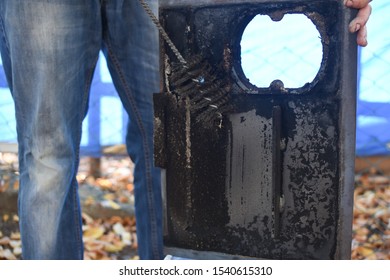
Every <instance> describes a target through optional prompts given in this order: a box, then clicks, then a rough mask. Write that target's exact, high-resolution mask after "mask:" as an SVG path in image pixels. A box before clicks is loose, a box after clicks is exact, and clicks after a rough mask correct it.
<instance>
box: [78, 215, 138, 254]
mask: <svg viewBox="0 0 390 280" xmlns="http://www.w3.org/2000/svg"><path fill="white" fill-rule="evenodd" d="M83 224H84V226H83V241H84V249H85V252H84V258H85V259H87V260H109V259H137V258H138V257H137V253H136V250H137V246H138V245H137V236H136V225H135V219H134V218H133V217H126V218H122V217H118V216H114V217H112V218H110V219H105V220H102V219H92V218H91V217H90V216H88V215H87V214H85V213H83Z"/></svg>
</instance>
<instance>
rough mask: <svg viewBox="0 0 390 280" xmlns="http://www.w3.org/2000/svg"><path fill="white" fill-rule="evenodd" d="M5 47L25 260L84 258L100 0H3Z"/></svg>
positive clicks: (0, 28) (0, 27)
mask: <svg viewBox="0 0 390 280" xmlns="http://www.w3.org/2000/svg"><path fill="white" fill-rule="evenodd" d="M0 2H1V3H0V32H1V38H0V46H1V54H2V57H3V62H4V68H5V71H6V75H7V79H8V81H9V83H10V88H11V91H12V95H13V98H14V101H15V109H16V110H15V111H16V121H17V132H18V143H19V160H20V191H19V218H20V230H21V238H22V246H23V258H24V259H82V257H83V244H82V231H81V215H80V205H79V199H78V194H77V187H78V186H77V181H76V179H75V178H76V172H77V165H78V153H79V143H80V137H81V135H80V134H81V123H82V120H83V118H84V116H85V114H86V110H87V99H88V91H89V86H90V82H91V78H92V73H93V70H94V66H95V64H96V60H97V57H98V53H99V49H100V46H101V21H100V19H101V14H100V1H99V0H93V1H92V0H66V1H64V0H45V1H42V0H2V1H0Z"/></svg>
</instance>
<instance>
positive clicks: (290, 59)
mask: <svg viewBox="0 0 390 280" xmlns="http://www.w3.org/2000/svg"><path fill="white" fill-rule="evenodd" d="M322 53H323V50H322V43H321V37H320V33H319V32H318V30H317V28H316V26H315V25H314V24H313V22H312V21H311V20H310V19H309V18H308V17H307V16H305V15H303V14H286V15H285V16H284V17H283V18H282V20H281V21H277V22H276V21H273V20H272V19H271V18H270V17H268V16H265V15H257V16H255V17H254V18H253V19H252V21H251V22H249V24H248V25H247V26H246V28H245V30H244V33H243V35H242V39H241V67H242V70H243V72H244V75H245V76H246V78H247V79H248V80H249V82H250V83H251V84H252V85H254V86H256V87H258V88H267V87H269V86H270V84H271V83H272V82H273V81H275V80H280V81H282V82H283V84H284V87H285V88H300V87H302V86H304V85H305V84H306V83H310V82H312V81H313V80H314V78H315V77H316V75H317V73H318V71H319V69H320V67H321V61H322Z"/></svg>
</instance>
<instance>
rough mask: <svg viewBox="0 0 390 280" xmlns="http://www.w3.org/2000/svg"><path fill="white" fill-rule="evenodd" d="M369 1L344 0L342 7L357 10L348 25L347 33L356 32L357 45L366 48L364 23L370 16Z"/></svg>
mask: <svg viewBox="0 0 390 280" xmlns="http://www.w3.org/2000/svg"><path fill="white" fill-rule="evenodd" d="M370 2H371V0H344V5H345V6H347V7H349V8H355V9H359V12H358V14H357V16H356V18H354V19H353V20H352V21H351V23H350V24H349V31H350V32H352V33H354V32H357V38H356V41H357V43H358V45H360V46H362V47H365V46H367V27H366V23H367V21H368V18H369V17H370V15H371V5H370V4H369V3H370Z"/></svg>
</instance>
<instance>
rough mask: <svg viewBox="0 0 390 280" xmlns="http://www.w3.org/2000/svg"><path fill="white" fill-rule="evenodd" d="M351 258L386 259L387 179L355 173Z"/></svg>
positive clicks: (389, 254) (389, 244)
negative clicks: (356, 174)
mask: <svg viewBox="0 0 390 280" xmlns="http://www.w3.org/2000/svg"><path fill="white" fill-rule="evenodd" d="M353 218H354V219H353V242H352V259H358V260H362V259H364V260H390V180H389V178H388V177H386V176H382V175H377V174H364V175H361V176H357V178H356V187H355V193H354V211H353Z"/></svg>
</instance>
